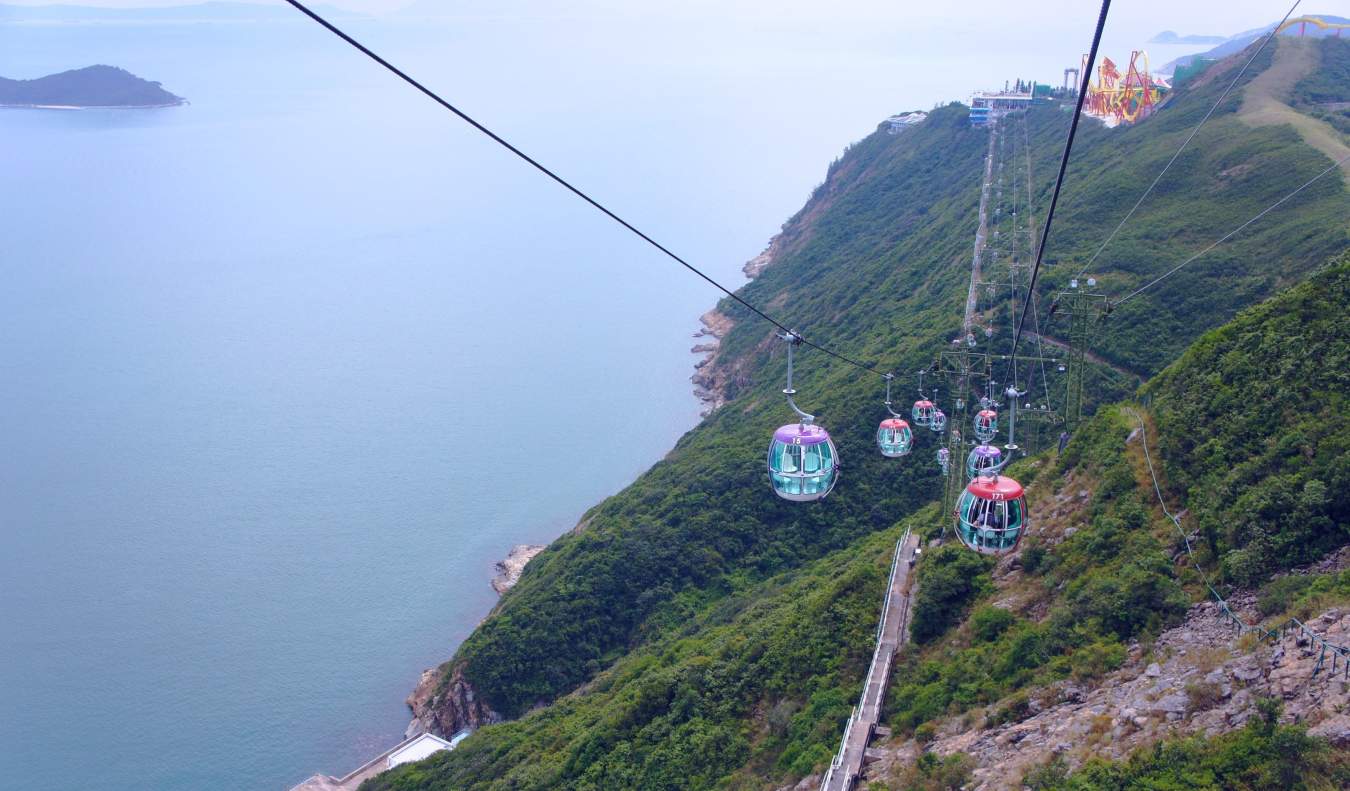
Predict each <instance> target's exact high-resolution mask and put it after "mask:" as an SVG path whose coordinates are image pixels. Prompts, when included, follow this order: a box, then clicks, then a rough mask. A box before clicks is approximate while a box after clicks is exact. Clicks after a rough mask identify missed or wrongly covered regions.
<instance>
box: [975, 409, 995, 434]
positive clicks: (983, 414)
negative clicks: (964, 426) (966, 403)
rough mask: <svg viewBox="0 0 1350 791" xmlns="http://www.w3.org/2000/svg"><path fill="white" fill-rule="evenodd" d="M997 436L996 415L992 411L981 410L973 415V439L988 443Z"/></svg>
mask: <svg viewBox="0 0 1350 791" xmlns="http://www.w3.org/2000/svg"><path fill="white" fill-rule="evenodd" d="M996 434H998V413H997V412H995V411H994V410H992V409H988V408H985V409H981V410H980V411H979V412H976V413H975V439H978V440H979V441H980V442H989V441H990V440H992V439H993V438H994V435H996Z"/></svg>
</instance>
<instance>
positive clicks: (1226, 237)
mask: <svg viewBox="0 0 1350 791" xmlns="http://www.w3.org/2000/svg"><path fill="white" fill-rule="evenodd" d="M1347 160H1350V154H1346V155H1345V156H1343V157H1341V158H1340V159H1339V160H1337V161H1335V162H1333V163H1331V166H1330V167H1328V168H1327V169H1326V170H1323V171H1322V172H1321V173H1318V174H1317V175H1316V176H1313V177H1312V178H1310V179H1308V180H1307V181H1305V182H1303V184H1302V186H1300V187H1299V188H1298V189H1296V190H1294V191H1293V192H1291V193H1289V194H1288V195H1285V196H1284V197H1283V198H1280V199H1279V200H1277V201H1275V202H1274V203H1272V204H1270V205H1269V206H1267V207H1266V208H1264V209H1262V210H1261V213H1260V214H1257V215H1256V216H1255V217H1253V218H1251V219H1250V220H1248V221H1246V222H1244V223H1243V224H1241V225H1239V226H1238V227H1236V228H1234V229H1233V230H1231V231H1229V232H1228V233H1226V234H1224V235H1223V236H1222V237H1220V238H1219V239H1218V240H1217V241H1215V242H1214V243H1213V244H1211V245H1210V246H1209V247H1206V248H1205V249H1203V250H1201V251H1200V252H1198V253H1196V254H1195V255H1193V256H1191V257H1190V258H1187V259H1186V260H1185V261H1182V262H1181V263H1179V264H1177V265H1176V266H1174V267H1172V268H1171V269H1169V270H1167V272H1165V273H1164V274H1162V275H1161V276H1159V277H1157V278H1154V279H1153V280H1152V281H1151V282H1149V283H1148V284H1147V285H1144V286H1140V287H1139V288H1136V289H1135V290H1134V291H1131V292H1130V293H1129V294H1126V295H1125V296H1123V297H1121V298H1120V299H1118V300H1116V301H1115V302H1112V303H1111V307H1113V308H1114V307H1116V306H1118V305H1121V304H1124V303H1125V302H1127V301H1129V300H1131V299H1133V298H1134V297H1136V296H1138V295H1139V294H1142V293H1143V292H1145V291H1147V290H1149V289H1150V288H1153V287H1154V286H1156V285H1157V284H1159V283H1161V282H1162V281H1164V280H1166V279H1167V278H1169V277H1171V276H1172V275H1173V274H1175V273H1176V271H1177V270H1179V269H1181V268H1182V267H1183V266H1186V265H1187V264H1189V263H1190V262H1192V261H1194V260H1195V259H1197V258H1199V257H1201V256H1203V255H1204V254H1205V253H1208V252H1209V251H1210V250H1213V249H1214V248H1216V247H1218V246H1219V245H1221V244H1223V243H1224V242H1226V241H1228V240H1229V239H1231V238H1232V237H1233V236H1236V235H1237V234H1238V233H1239V232H1240V231H1241V230H1242V229H1243V228H1246V227H1247V226H1248V225H1251V224H1252V223H1254V222H1256V221H1257V220H1259V219H1261V218H1262V217H1264V216H1266V215H1267V214H1270V213H1271V212H1272V211H1274V210H1275V209H1276V208H1278V207H1279V206H1280V205H1281V204H1283V203H1284V202H1285V201H1287V200H1289V199H1290V198H1292V197H1294V196H1295V195H1297V194H1299V193H1300V192H1302V191H1303V190H1304V189H1306V188H1307V187H1309V186H1311V185H1312V183H1313V182H1314V181H1317V180H1318V179H1320V178H1322V177H1323V176H1325V175H1326V174H1328V173H1330V172H1331V171H1333V170H1335V169H1336V168H1338V167H1340V166H1341V164H1342V163H1344V162H1346V161H1347Z"/></svg>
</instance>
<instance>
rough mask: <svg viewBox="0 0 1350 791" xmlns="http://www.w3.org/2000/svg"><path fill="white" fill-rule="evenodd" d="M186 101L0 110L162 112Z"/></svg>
mask: <svg viewBox="0 0 1350 791" xmlns="http://www.w3.org/2000/svg"><path fill="white" fill-rule="evenodd" d="M188 103H189V102H188V100H187V99H179V100H178V101H176V102H168V103H166V104H4V103H0V110H162V109H164V108H166V107H182V106H183V105H185V104H188Z"/></svg>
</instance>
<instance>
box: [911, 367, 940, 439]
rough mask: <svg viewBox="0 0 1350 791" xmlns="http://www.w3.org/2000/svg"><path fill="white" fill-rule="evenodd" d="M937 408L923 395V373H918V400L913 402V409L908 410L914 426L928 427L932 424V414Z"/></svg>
mask: <svg viewBox="0 0 1350 791" xmlns="http://www.w3.org/2000/svg"><path fill="white" fill-rule="evenodd" d="M936 410H937V407H936V406H935V405H934V404H933V402H932V401H929V400H928V396H925V395H924V394H923V371H919V400H918V401H915V402H914V408H913V409H912V410H910V413H909V416H910V417H912V418H914V425H916V426H929V425H932V423H933V412H935V411H936Z"/></svg>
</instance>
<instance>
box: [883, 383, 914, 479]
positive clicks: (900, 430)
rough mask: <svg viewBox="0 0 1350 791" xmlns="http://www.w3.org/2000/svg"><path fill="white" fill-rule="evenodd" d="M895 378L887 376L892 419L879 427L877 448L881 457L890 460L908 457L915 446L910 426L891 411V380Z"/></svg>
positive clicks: (887, 391)
mask: <svg viewBox="0 0 1350 791" xmlns="http://www.w3.org/2000/svg"><path fill="white" fill-rule="evenodd" d="M894 378H895V375H894V374H886V411H887V412H890V413H891V417H889V418H887V419H886V420H883V421H881V425H880V426H878V427H877V447H878V448H880V449H881V455H882V456H885V457H886V458H888V459H898V458H900V457H901V456H908V455H909V452H910V450H911V449H912V448H913V446H914V432H912V431H910V428H909V424H908V423H906V422H905V421H904V419H903V418H902V416H901V415H900V413H899V412H896V411H895V410H894V409H891V380H892V379H894Z"/></svg>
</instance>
